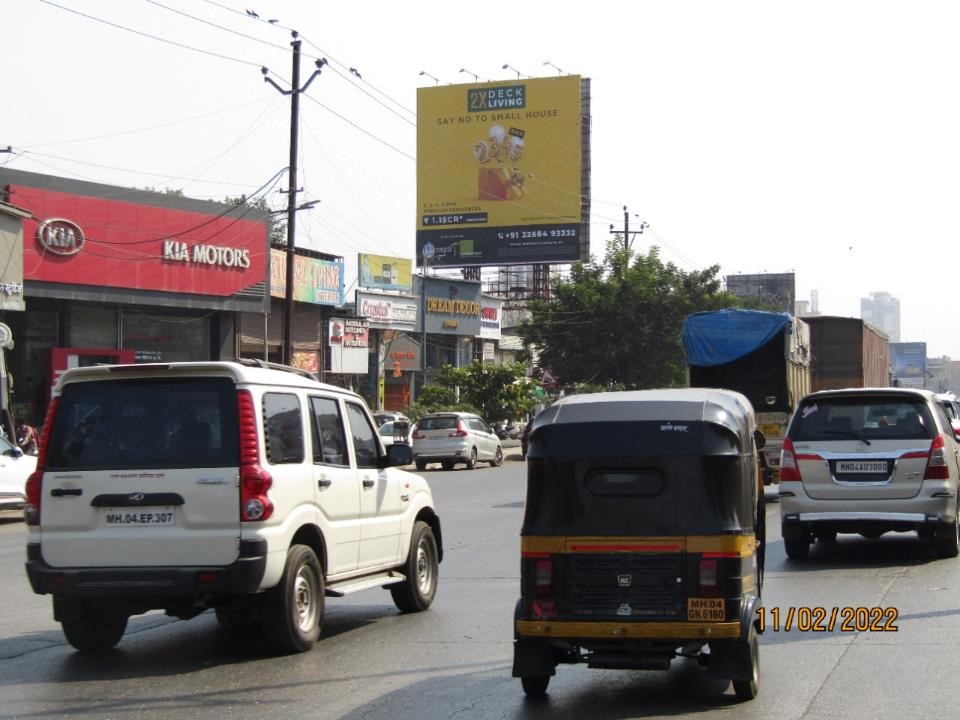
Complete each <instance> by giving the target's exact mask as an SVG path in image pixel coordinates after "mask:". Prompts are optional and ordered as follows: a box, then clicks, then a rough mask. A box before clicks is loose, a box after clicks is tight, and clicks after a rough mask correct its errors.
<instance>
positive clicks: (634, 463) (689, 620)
mask: <svg viewBox="0 0 960 720" xmlns="http://www.w3.org/2000/svg"><path fill="white" fill-rule="evenodd" d="M762 439H763V436H762V435H760V434H759V433H757V432H756V421H755V418H754V414H753V410H752V408H751V406H750V403H749V401H748V400H747V399H746V398H745V397H744V396H743V395H741V394H740V393H736V392H731V391H728V390H711V389H703V388H688V389H675V390H642V391H630V392H610V393H596V394H585V395H574V396H570V397H567V398H563V399H561V400H559V401H557V402H556V403H554V404H553V405H551V406H550V407H549V408H547V409H545V410H544V411H543V412H541V413H540V415H538V416H537V418H536V420H535V421H534V424H533V426H532V428H531V431H530V438H529V447H528V452H527V497H526V506H525V512H524V518H523V527H522V528H521V531H520V535H521V571H520V583H521V593H520V600H519V602H518V603H517V607H516V612H515V622H514V632H515V641H514V655H513V676H514V677H519V678H520V679H521V681H522V684H523V689H524V692H526V694H527V695H531V696H538V695H543V694H544V693H545V692H546V690H547V686H548V684H549V682H550V678H551V677H552V676H553V675H555V674H556V667H557V665H558V664H561V663H586V664H587V666H588V667H591V668H608V669H610V668H616V669H638V670H667V669H669V667H670V663H671V661H672V660H673V659H674V658H676V657H687V658H696V659H697V660H698V661H699V662H700V664H702V665H705V666H706V669H707V672H708V673H710V674H711V675H714V676H716V677H720V678H728V679H730V680H732V681H733V688H734V692H735V694H736V696H737V698H739V699H741V700H749V699H752V698H754V697H755V696H756V694H757V690H758V686H759V670H760V657H759V648H758V642H757V634H758V633H759V632H760V631H761V625H760V623H759V622H758V614H759V612H760V611H761V608H760V590H761V586H762V571H763V567H762V566H763V542H764V523H763V518H764V507H763V486H762V484H761V483H762V477H761V476H760V474H759V469H758V460H757V457H758V452H757V451H758V446H759V445H762V441H763V440H762Z"/></svg>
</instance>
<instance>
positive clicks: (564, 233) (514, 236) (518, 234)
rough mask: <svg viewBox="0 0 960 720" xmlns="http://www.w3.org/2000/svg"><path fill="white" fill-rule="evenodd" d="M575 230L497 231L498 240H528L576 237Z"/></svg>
mask: <svg viewBox="0 0 960 720" xmlns="http://www.w3.org/2000/svg"><path fill="white" fill-rule="evenodd" d="M576 236H577V231H576V230H513V231H511V232H500V233H497V237H498V238H499V239H500V240H529V239H532V238H559V237H576Z"/></svg>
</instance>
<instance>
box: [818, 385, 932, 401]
mask: <svg viewBox="0 0 960 720" xmlns="http://www.w3.org/2000/svg"><path fill="white" fill-rule="evenodd" d="M857 395H865V396H868V397H896V396H901V397H903V396H907V397H910V396H913V397H914V398H917V399H922V400H928V401H929V400H933V399H934V394H933V393H932V392H931V391H930V390H924V389H922V388H902V387H867V388H838V389H834V390H820V391H818V392H815V393H810V394H809V395H807V396H806V397H805V398H803V402H809V401H810V400H811V399H817V398H829V397H854V396H857Z"/></svg>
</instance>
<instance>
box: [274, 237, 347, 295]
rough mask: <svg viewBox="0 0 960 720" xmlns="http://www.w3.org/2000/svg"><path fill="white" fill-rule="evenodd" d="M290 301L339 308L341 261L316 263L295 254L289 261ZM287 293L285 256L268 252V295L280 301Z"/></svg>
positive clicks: (342, 291) (341, 276)
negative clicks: (290, 278)
mask: <svg viewBox="0 0 960 720" xmlns="http://www.w3.org/2000/svg"><path fill="white" fill-rule="evenodd" d="M293 262H294V265H293V278H294V284H293V299H294V300H296V301H298V302H306V303H313V304H315V305H336V306H338V307H339V306H340V305H343V300H344V297H343V296H344V284H343V277H344V269H343V260H319V259H317V258H311V257H305V256H303V255H295V256H294V258H293ZM286 293H287V253H286V251H284V250H277V249H271V250H270V294H271V295H272V296H273V297H278V298H283V297H286Z"/></svg>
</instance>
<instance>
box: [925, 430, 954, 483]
mask: <svg viewBox="0 0 960 720" xmlns="http://www.w3.org/2000/svg"><path fill="white" fill-rule="evenodd" d="M946 447H947V446H946V443H944V442H943V435H941V434H940V433H937V435H936V437H934V438H933V442H932V443H930V457H929V458H928V459H927V470H926V472H924V473H923V479H924V480H949V479H950V468H949V467H948V466H947V455H946Z"/></svg>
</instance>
